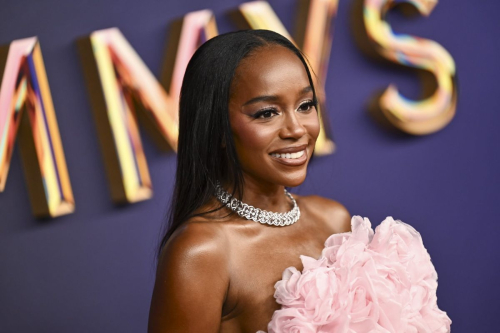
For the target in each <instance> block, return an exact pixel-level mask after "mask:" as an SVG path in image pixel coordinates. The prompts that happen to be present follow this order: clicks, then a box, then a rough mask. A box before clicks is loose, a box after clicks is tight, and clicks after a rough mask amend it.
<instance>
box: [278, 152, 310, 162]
mask: <svg viewBox="0 0 500 333" xmlns="http://www.w3.org/2000/svg"><path fill="white" fill-rule="evenodd" d="M305 153H306V151H305V150H301V151H299V152H296V153H286V154H274V153H273V154H271V156H273V157H277V158H287V159H293V160H295V159H297V158H301V157H302V156H303V155H304V154H305Z"/></svg>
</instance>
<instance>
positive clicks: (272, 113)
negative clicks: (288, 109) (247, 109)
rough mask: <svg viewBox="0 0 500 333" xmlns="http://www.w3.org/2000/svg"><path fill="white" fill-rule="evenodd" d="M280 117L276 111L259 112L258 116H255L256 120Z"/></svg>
mask: <svg viewBox="0 0 500 333" xmlns="http://www.w3.org/2000/svg"><path fill="white" fill-rule="evenodd" d="M276 115H278V111H276V109H265V110H262V111H259V112H257V113H256V114H254V115H253V117H254V118H255V119H258V118H261V119H263V118H272V117H274V116H276Z"/></svg>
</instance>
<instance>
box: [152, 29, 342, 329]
mask: <svg viewBox="0 0 500 333" xmlns="http://www.w3.org/2000/svg"><path fill="white" fill-rule="evenodd" d="M316 105H317V100H316V94H315V89H314V85H313V81H312V78H311V73H310V72H309V69H308V67H307V65H306V62H305V60H304V58H303V56H302V54H301V53H300V51H298V50H297V48H296V47H295V46H294V45H293V44H292V43H291V42H290V41H288V39H286V38H285V37H283V36H281V35H279V34H277V33H274V32H271V31H265V30H251V31H241V32H236V33H229V34H225V35H220V36H218V37H215V38H213V39H211V40H209V41H208V42H206V43H205V44H203V45H202V46H201V47H200V48H199V49H198V50H197V52H196V53H195V54H194V56H193V58H192V59H191V61H190V62H189V65H188V67H187V70H186V74H185V77H184V81H183V85H182V89H181V98H180V128H179V147H178V166H177V175H176V184H175V190H174V197H173V204H172V214H171V218H170V223H171V224H170V225H171V227H170V230H168V232H167V234H166V236H165V237H164V239H163V242H162V247H161V254H160V257H159V264H158V271H157V278H156V284H155V289H154V293H153V299H152V303H151V310H150V311H151V312H150V322H149V332H150V333H153V332H252V333H254V332H256V331H258V330H265V329H266V328H267V324H268V323H269V321H270V319H271V317H272V315H273V312H274V311H275V310H277V309H279V307H280V306H279V304H277V303H276V301H275V299H274V297H273V294H274V284H275V283H276V281H278V280H279V279H280V278H281V274H282V273H283V271H284V269H285V268H287V267H289V266H295V267H297V268H300V267H301V262H300V258H299V255H309V256H312V257H318V256H319V255H320V253H321V250H322V248H323V245H324V242H325V240H326V239H327V238H328V236H330V235H331V234H332V233H339V232H345V231H348V230H349V228H350V215H349V213H348V212H347V210H346V208H345V207H344V206H342V205H341V204H340V203H338V202H336V201H332V200H329V199H325V198H321V197H318V196H309V197H299V196H297V195H293V197H294V199H295V200H296V202H297V205H298V207H299V209H300V219H299V220H298V221H297V222H296V223H294V224H291V225H288V226H284V227H276V226H271V225H268V224H261V223H256V222H255V221H252V220H247V219H245V218H242V217H240V216H238V215H237V214H234V213H233V214H230V213H231V212H232V211H231V210H229V209H228V208H227V207H223V206H222V205H221V203H220V202H219V201H218V200H217V199H216V197H215V196H214V194H215V185H216V184H217V182H220V184H221V186H222V187H223V188H224V189H226V190H227V191H229V192H234V193H235V197H236V198H238V199H241V201H242V202H244V203H246V204H248V205H252V206H254V207H257V208H260V209H262V210H266V211H270V212H288V211H290V210H291V208H292V206H293V204H292V201H291V200H290V198H289V197H288V196H286V195H285V194H284V188H285V187H295V186H298V185H300V184H301V183H302V182H303V181H304V179H305V177H306V173H307V165H308V163H309V160H310V158H311V156H312V154H313V151H314V145H315V142H316V138H317V136H318V133H319V120H318V113H317V109H316ZM287 154H293V156H294V157H293V158H292V155H287Z"/></svg>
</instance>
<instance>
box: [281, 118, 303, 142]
mask: <svg viewBox="0 0 500 333" xmlns="http://www.w3.org/2000/svg"><path fill="white" fill-rule="evenodd" d="M283 118H284V122H283V126H282V128H281V130H280V138H282V139H290V138H291V139H300V138H301V137H303V136H304V135H305V134H306V133H307V130H306V128H305V127H304V126H303V124H302V123H301V122H300V120H299V119H298V117H297V114H296V112H295V111H290V112H286V114H285V117H283Z"/></svg>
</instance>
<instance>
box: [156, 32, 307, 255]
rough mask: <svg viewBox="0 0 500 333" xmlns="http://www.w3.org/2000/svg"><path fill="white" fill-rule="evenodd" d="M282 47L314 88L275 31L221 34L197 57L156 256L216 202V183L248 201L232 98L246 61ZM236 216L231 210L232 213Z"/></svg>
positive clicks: (190, 70) (183, 97) (187, 84)
mask: <svg viewBox="0 0 500 333" xmlns="http://www.w3.org/2000/svg"><path fill="white" fill-rule="evenodd" d="M271 45H279V46H282V47H286V48H288V49H289V50H291V51H292V52H293V53H295V54H296V55H297V57H299V59H300V60H301V61H302V63H303V65H304V68H305V69H306V72H307V76H308V78H309V83H310V85H311V87H312V90H313V94H314V100H316V91H315V89H314V85H313V80H312V77H311V72H310V70H309V67H308V65H307V63H306V60H305V57H304V56H303V54H302V53H301V51H300V50H299V49H298V48H297V47H296V46H295V45H294V44H293V43H292V42H290V40H288V39H287V38H286V37H284V36H282V35H280V34H278V33H276V32H273V31H270V30H241V31H236V32H230V33H226V34H222V35H219V36H216V37H214V38H212V39H210V40H208V41H207V42H205V43H204V44H203V45H201V46H200V47H199V48H198V50H196V52H195V53H194V55H193V57H192V58H191V60H190V61H189V63H188V65H187V68H186V73H185V75H184V79H183V81H182V87H181V93H180V102H179V140H178V149H177V171H176V176H175V185H174V191H173V195H172V200H171V204H170V208H169V211H168V213H167V216H166V223H165V225H164V232H163V237H162V239H161V242H160V244H159V247H158V251H157V257H159V255H160V253H161V250H162V248H163V247H164V246H165V244H166V243H167V241H168V239H169V238H170V237H171V236H172V234H173V233H174V232H175V231H176V230H177V229H178V228H179V227H180V226H182V225H183V224H184V223H185V222H186V221H188V220H189V219H191V218H193V217H197V216H202V215H205V214H208V213H212V212H215V211H217V210H220V209H221V208H223V207H224V205H222V204H220V205H219V206H218V207H216V208H214V209H212V210H207V211H202V212H200V211H199V210H200V208H201V207H203V206H204V205H206V204H207V203H208V202H210V200H212V199H213V198H214V193H215V186H216V184H217V183H221V184H230V185H231V189H230V193H231V194H232V195H234V196H235V197H239V198H241V197H243V185H244V184H243V173H242V170H241V166H240V162H239V159H238V155H237V153H236V148H235V144H234V140H233V135H232V131H231V124H230V122H229V109H228V104H229V98H230V92H231V83H232V81H233V77H234V73H235V71H236V69H237V67H238V65H239V64H240V62H241V60H243V59H244V58H246V57H248V56H249V55H251V54H252V53H254V52H255V51H256V50H258V49H259V48H262V47H266V46H271ZM229 214H231V212H230V213H229Z"/></svg>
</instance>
